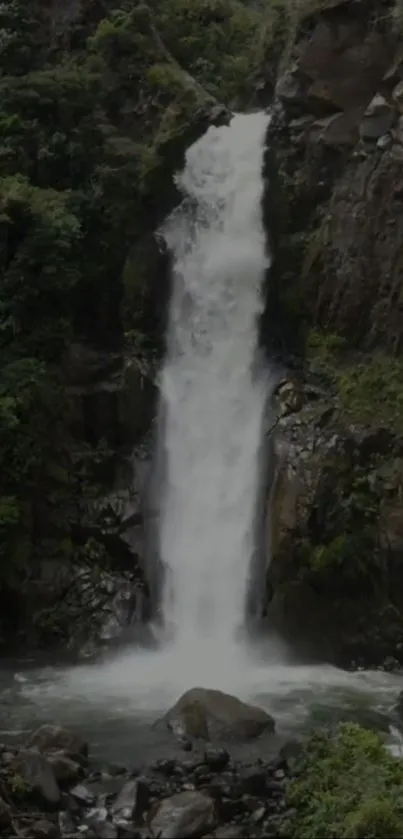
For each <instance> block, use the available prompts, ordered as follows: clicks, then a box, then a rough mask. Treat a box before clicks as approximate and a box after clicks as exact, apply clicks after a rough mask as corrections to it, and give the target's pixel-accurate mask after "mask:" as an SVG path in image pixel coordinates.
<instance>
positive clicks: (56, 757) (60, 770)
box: [49, 752, 83, 787]
mask: <svg viewBox="0 0 403 839" xmlns="http://www.w3.org/2000/svg"><path fill="white" fill-rule="evenodd" d="M49 763H50V765H51V766H52V768H53V771H54V773H55V778H56V780H57V782H58V784H60V786H61V787H66V786H68V785H69V784H73V783H75V782H76V781H77V780H78V779H79V778H80V777H81V776H82V774H83V769H82V767H81V766H80V764H79V763H77V762H76V761H75V760H72V758H70V757H67V755H66V754H65V753H64V752H54V753H52V754H50V755H49Z"/></svg>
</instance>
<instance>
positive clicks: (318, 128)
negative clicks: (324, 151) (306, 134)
mask: <svg viewBox="0 0 403 839" xmlns="http://www.w3.org/2000/svg"><path fill="white" fill-rule="evenodd" d="M358 124H359V118H358V117H357V114H356V112H353V113H350V112H348V113H342V114H331V115H330V116H327V117H323V118H322V119H317V120H315V122H314V123H313V124H312V126H311V130H310V140H311V142H312V141H315V140H318V141H319V142H321V143H323V144H324V145H325V146H328V147H329V148H336V149H337V148H345V147H350V148H353V147H354V146H355V145H356V143H357V141H358V139H359V131H358Z"/></svg>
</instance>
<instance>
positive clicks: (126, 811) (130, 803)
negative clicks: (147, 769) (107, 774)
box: [111, 778, 150, 819]
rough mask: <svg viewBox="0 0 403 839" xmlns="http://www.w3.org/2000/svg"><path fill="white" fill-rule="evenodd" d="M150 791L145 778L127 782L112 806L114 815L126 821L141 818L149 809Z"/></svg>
mask: <svg viewBox="0 0 403 839" xmlns="http://www.w3.org/2000/svg"><path fill="white" fill-rule="evenodd" d="M149 800H150V790H149V786H148V783H147V781H146V780H145V778H136V779H135V780H133V781H127V783H126V784H125V785H124V787H122V789H121V791H120V793H119V794H118V796H117V798H116V799H115V801H114V803H113V805H112V808H111V810H112V813H114V814H116V815H119V816H120V817H122V818H125V819H132V818H140V817H141V816H142V815H143V813H144V811H145V810H146V809H147V807H148V804H149Z"/></svg>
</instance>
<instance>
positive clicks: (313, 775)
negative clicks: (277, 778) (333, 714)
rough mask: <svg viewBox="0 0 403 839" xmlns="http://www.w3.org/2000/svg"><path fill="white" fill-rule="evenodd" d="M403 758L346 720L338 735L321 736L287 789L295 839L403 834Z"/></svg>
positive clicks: (287, 831)
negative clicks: (393, 754) (292, 809)
mask: <svg viewBox="0 0 403 839" xmlns="http://www.w3.org/2000/svg"><path fill="white" fill-rule="evenodd" d="M402 788H403V762H402V761H400V760H397V759H395V758H394V757H392V756H391V755H390V754H389V753H388V752H387V751H386V749H385V747H384V745H383V742H382V740H381V738H380V737H379V736H378V735H377V734H374V733H373V732H371V731H367V730H365V729H363V728H361V727H360V726H358V725H352V724H345V725H342V726H341V727H340V730H339V732H338V734H337V736H336V737H333V738H332V737H330V736H328V735H326V734H322V733H320V734H316V735H314V736H313V737H312V738H311V739H310V741H309V742H308V743H307V745H306V749H305V750H304V751H303V753H302V756H301V757H300V759H299V762H298V765H297V778H296V779H295V780H293V781H292V783H291V784H290V787H289V789H288V793H287V803H288V805H289V806H290V807H293V808H295V810H294V814H293V816H292V817H291V818H289V819H288V820H287V821H286V823H285V824H284V825H283V828H282V834H283V835H284V836H288V837H290V839H294V837H295V839H334V837H351V839H353V837H357V839H358V837H368V839H369V837H386V836H403V794H402Z"/></svg>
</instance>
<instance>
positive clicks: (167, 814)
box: [150, 792, 216, 839]
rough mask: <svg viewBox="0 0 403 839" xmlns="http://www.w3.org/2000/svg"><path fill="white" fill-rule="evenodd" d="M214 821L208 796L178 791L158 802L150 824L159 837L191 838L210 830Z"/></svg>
mask: <svg viewBox="0 0 403 839" xmlns="http://www.w3.org/2000/svg"><path fill="white" fill-rule="evenodd" d="M215 821H216V818H215V809H214V802H213V800H212V799H211V798H210V797H209V796H207V795H204V794H203V793H201V792H180V793H178V794H177V795H173V796H171V797H170V798H165V799H164V800H163V801H161V802H160V804H159V805H158V809H157V812H156V814H155V815H154V816H153V818H152V819H151V825H150V826H151V829H152V832H153V835H154V836H158V837H159V839H183V837H185V836H186V839H192V837H199V836H203V834H205V833H207V832H208V831H209V830H212V829H213V828H214V825H215Z"/></svg>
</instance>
